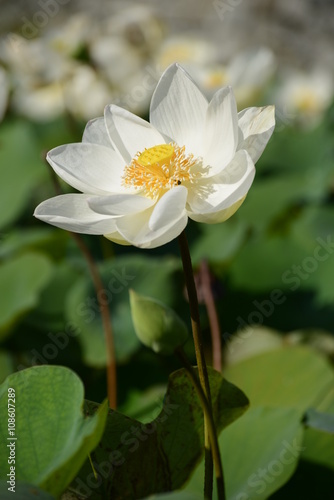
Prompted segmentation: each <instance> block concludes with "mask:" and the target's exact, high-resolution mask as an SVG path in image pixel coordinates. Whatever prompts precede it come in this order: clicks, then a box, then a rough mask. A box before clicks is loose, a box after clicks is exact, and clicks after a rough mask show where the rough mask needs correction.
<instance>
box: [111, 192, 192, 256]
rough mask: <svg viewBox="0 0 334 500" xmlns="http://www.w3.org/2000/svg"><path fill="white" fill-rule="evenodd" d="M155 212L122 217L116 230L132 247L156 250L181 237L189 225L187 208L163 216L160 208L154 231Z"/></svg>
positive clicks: (149, 210)
mask: <svg viewBox="0 0 334 500" xmlns="http://www.w3.org/2000/svg"><path fill="white" fill-rule="evenodd" d="M175 189H176V188H175ZM179 196H180V195H179ZM182 196H184V194H183V193H182V195H181V196H180V198H182ZM162 205H164V202H162ZM179 206H181V203H179ZM153 212H154V209H152V208H150V209H148V210H145V211H143V212H140V213H137V214H134V215H127V216H125V217H121V218H119V219H118V220H117V221H116V228H117V230H118V231H119V233H120V234H121V236H122V237H123V238H124V239H125V240H127V241H128V242H129V243H131V244H132V245H134V246H137V247H140V248H156V247H158V246H161V245H164V244H165V243H168V242H169V241H171V240H173V239H174V238H176V237H177V236H179V234H180V233H181V232H182V231H183V229H184V228H185V227H186V225H187V221H188V217H187V215H186V213H185V208H183V210H182V211H181V212H179V211H178V213H177V214H175V213H174V212H173V211H172V212H171V213H169V212H168V211H167V212H164V215H162V212H161V207H160V208H158V211H157V213H156V215H155V216H154V219H153V222H154V224H153V225H154V227H155V229H153V228H152V227H151V224H150V218H151V217H152V214H153ZM158 220H160V222H161V225H159V226H158V227H157V223H158ZM162 224H164V225H162Z"/></svg>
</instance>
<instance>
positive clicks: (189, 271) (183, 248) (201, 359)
mask: <svg viewBox="0 0 334 500" xmlns="http://www.w3.org/2000/svg"><path fill="white" fill-rule="evenodd" d="M178 241H179V247H180V253H181V258H182V264H183V272H184V276H185V282H186V287H187V291H188V298H189V306H190V316H191V326H192V332H193V339H194V345H195V353H196V361H197V366H198V374H199V380H200V385H201V387H202V390H203V393H204V396H205V399H206V401H207V404H208V407H209V409H210V411H211V413H212V407H211V394H210V385H209V377H208V371H207V367H206V362H205V356H204V349H203V340H202V335H201V328H200V319H199V308H198V299H197V292H196V286H195V280H194V273H193V268H192V263H191V257H190V252H189V246H188V241H187V237H186V233H185V231H183V232H182V233H181V234H180V236H179V238H178ZM209 427H210V425H209V422H208V416H207V414H206V412H204V433H205V478H204V497H205V499H211V498H212V478H213V457H212V450H211V446H210V444H212V443H210V441H211V439H210V436H209V434H210V432H209ZM214 433H215V431H214ZM216 439H217V436H216ZM220 499H222V500H224V499H225V493H224V492H223V496H221V497H220Z"/></svg>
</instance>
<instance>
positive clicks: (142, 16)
mask: <svg viewBox="0 0 334 500" xmlns="http://www.w3.org/2000/svg"><path fill="white" fill-rule="evenodd" d="M106 34H107V35H111V36H117V37H119V38H120V39H121V40H123V41H125V42H127V43H128V45H129V46H131V47H132V48H134V49H135V50H136V51H137V52H139V53H140V54H141V55H143V56H145V57H147V56H148V55H149V54H150V53H153V52H155V51H156V49H157V46H158V45H159V44H160V42H161V40H162V39H163V34H164V33H163V26H162V24H161V22H160V21H159V20H158V18H157V17H156V15H155V14H154V12H153V10H152V9H151V8H150V7H148V6H147V5H146V6H144V5H138V4H130V5H127V6H126V7H125V8H124V7H123V8H122V9H118V10H117V12H115V13H114V14H113V15H112V16H111V17H110V19H109V20H108V21H107V29H106Z"/></svg>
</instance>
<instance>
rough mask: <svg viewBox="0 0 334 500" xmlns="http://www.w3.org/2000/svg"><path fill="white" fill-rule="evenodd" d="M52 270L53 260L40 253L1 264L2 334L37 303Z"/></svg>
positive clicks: (0, 320) (26, 255)
mask: <svg viewBox="0 0 334 500" xmlns="http://www.w3.org/2000/svg"><path fill="white" fill-rule="evenodd" d="M51 274H52V265H51V262H50V260H49V259H48V258H47V257H45V256H44V255H42V254H38V253H26V254H24V255H21V256H18V257H15V258H13V259H12V260H9V261H7V262H5V263H3V264H1V265H0V296H1V301H0V336H1V337H4V336H5V335H6V334H7V333H8V331H9V329H10V328H11V327H12V326H13V324H14V323H15V322H16V321H17V320H18V319H19V317H20V316H21V315H22V314H23V313H25V312H27V311H28V310H29V309H31V308H33V307H34V306H35V305H36V304H37V302H38V299H39V295H40V293H41V291H42V289H43V288H44V287H45V286H46V284H47V282H48V281H49V279H50V276H51Z"/></svg>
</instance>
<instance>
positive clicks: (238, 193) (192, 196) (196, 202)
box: [188, 151, 255, 222]
mask: <svg viewBox="0 0 334 500" xmlns="http://www.w3.org/2000/svg"><path fill="white" fill-rule="evenodd" d="M254 175H255V168H254V164H253V162H252V159H251V157H250V156H249V155H248V153H247V152H246V151H237V153H236V154H235V156H234V158H233V160H232V161H231V163H230V164H229V165H228V167H226V169H225V170H224V171H223V172H222V173H220V174H219V175H216V176H214V177H211V178H210V179H206V181H205V182H203V183H202V185H201V189H200V190H199V191H196V189H194V190H193V191H190V193H189V195H188V204H189V210H188V215H189V217H190V218H191V219H193V220H196V221H199V222H206V217H205V216H206V215H207V214H214V213H216V212H220V211H222V210H225V209H228V208H229V207H231V206H232V205H233V204H234V203H236V202H238V201H239V200H240V199H241V198H243V197H244V196H245V195H246V194H247V192H248V190H249V188H250V186H251V185H252V182H253V179H254ZM203 215H204V217H203Z"/></svg>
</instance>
